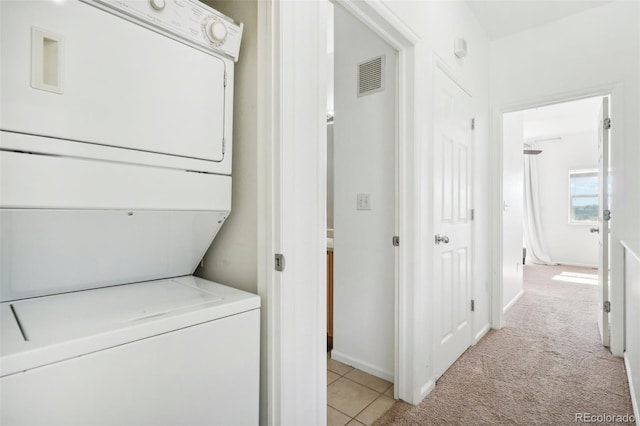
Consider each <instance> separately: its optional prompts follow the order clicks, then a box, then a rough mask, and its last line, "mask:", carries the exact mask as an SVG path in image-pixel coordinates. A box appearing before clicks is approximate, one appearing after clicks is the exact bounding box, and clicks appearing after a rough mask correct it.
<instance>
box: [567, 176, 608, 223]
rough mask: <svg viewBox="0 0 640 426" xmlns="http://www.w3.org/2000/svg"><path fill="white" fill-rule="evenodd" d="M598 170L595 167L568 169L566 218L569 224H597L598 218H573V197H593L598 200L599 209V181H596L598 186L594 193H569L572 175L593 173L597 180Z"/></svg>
mask: <svg viewBox="0 0 640 426" xmlns="http://www.w3.org/2000/svg"><path fill="white" fill-rule="evenodd" d="M598 172H599V170H598V169H597V168H596V169H593V168H592V169H570V170H569V179H568V194H567V195H568V196H567V199H568V207H569V208H568V212H567V213H568V216H569V217H568V219H569V225H585V226H593V225H597V224H598V220H597V219H596V220H593V221H592V220H575V219H574V218H573V199H574V198H593V197H595V198H596V199H597V201H598V211H599V209H600V194H599V191H600V182H599V181H598V187H597V189H596V192H595V193H594V194H584V195H572V194H571V178H572V177H574V176H575V175H595V177H596V178H597V179H598V180H599V179H600V176H599V173H598Z"/></svg>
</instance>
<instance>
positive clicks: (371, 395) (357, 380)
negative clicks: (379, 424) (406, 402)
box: [327, 354, 395, 426]
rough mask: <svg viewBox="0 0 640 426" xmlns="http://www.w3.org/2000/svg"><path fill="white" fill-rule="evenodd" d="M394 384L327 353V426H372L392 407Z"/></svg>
mask: <svg viewBox="0 0 640 426" xmlns="http://www.w3.org/2000/svg"><path fill="white" fill-rule="evenodd" d="M394 402H395V400H394V399H393V383H390V382H387V381H386V380H382V379H380V378H378V377H375V376H372V375H370V374H367V373H365V372H363V371H360V370H358V369H356V368H353V367H350V366H348V365H346V364H343V363H341V362H338V361H336V360H333V359H331V357H330V355H329V354H327V425H328V426H344V425H348V426H358V425H372V424H373V423H374V422H375V421H376V420H378V419H379V418H380V417H382V415H383V414H384V413H386V412H387V410H389V408H391V406H392V405H393V403H394Z"/></svg>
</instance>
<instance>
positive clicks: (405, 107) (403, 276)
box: [334, 0, 424, 404]
mask: <svg viewBox="0 0 640 426" xmlns="http://www.w3.org/2000/svg"><path fill="white" fill-rule="evenodd" d="M334 3H336V4H339V5H340V6H341V7H343V8H344V9H345V10H347V11H348V12H350V13H351V14H352V15H353V16H355V17H356V18H357V19H358V20H360V21H361V22H362V23H364V24H365V25H366V26H367V27H368V28H370V29H371V30H372V31H373V32H374V33H376V34H377V35H378V36H380V37H381V38H382V39H383V40H384V41H386V42H387V43H389V44H390V45H391V46H392V47H393V48H394V49H395V50H397V51H398V55H397V71H398V77H397V87H398V92H397V102H398V104H397V114H398V115H397V116H398V119H397V124H396V125H397V149H398V156H397V166H396V169H397V191H396V193H397V197H398V199H397V209H398V210H397V211H398V214H397V215H396V220H397V231H398V234H397V235H399V236H400V246H399V247H398V250H397V260H396V265H397V279H396V286H395V295H396V301H395V308H396V311H395V331H394V335H395V337H394V344H395V348H394V374H393V378H394V380H393V381H394V384H395V386H394V397H395V398H397V399H402V400H404V401H407V402H409V403H413V404H417V403H419V402H420V401H421V400H422V398H424V396H420V395H422V393H421V391H420V390H419V389H422V388H423V387H424V384H420V383H417V380H416V378H415V376H416V375H415V374H414V371H416V369H418V368H420V364H422V363H421V362H418V363H417V364H416V362H415V359H416V354H417V348H418V345H417V344H416V341H415V339H416V337H414V336H413V335H412V334H411V330H412V329H413V328H414V323H415V322H416V311H415V309H414V302H415V298H414V297H413V295H414V293H415V291H416V287H417V286H418V285H417V283H419V282H421V280H420V279H419V277H420V267H421V265H420V262H413V261H411V259H417V258H420V255H419V253H420V238H419V232H418V230H419V229H420V220H421V217H420V214H419V210H418V208H417V207H416V206H419V205H420V191H419V189H418V184H419V182H417V181H416V175H417V172H416V163H415V160H416V159H415V155H414V152H415V151H416V150H417V149H420V143H419V141H418V140H417V138H415V134H416V133H417V126H418V123H417V122H416V120H415V118H414V117H415V105H414V96H415V95H414V92H415V85H416V83H415V80H416V70H415V64H416V50H417V48H416V44H417V43H418V42H419V40H420V38H419V37H418V36H417V35H416V33H415V32H414V31H413V30H411V29H410V28H409V27H408V26H406V25H405V24H404V23H403V22H402V21H401V20H399V19H398V17H397V16H396V15H395V14H394V13H393V12H391V11H390V10H389V8H388V7H387V6H386V5H385V4H384V3H383V2H382V1H380V0H371V1H366V2H364V1H357V0H334Z"/></svg>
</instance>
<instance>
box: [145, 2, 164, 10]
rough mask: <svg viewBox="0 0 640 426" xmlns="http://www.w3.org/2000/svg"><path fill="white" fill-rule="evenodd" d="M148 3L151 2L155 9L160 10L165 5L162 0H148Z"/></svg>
mask: <svg viewBox="0 0 640 426" xmlns="http://www.w3.org/2000/svg"><path fill="white" fill-rule="evenodd" d="M149 3H151V7H153V8H154V9H155V10H162V9H164V7H165V6H166V3H165V1H164V0H149Z"/></svg>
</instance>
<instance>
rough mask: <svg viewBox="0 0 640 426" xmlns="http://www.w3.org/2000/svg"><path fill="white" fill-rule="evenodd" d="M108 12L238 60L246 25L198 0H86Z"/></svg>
mask: <svg viewBox="0 0 640 426" xmlns="http://www.w3.org/2000/svg"><path fill="white" fill-rule="evenodd" d="M82 1H83V2H85V3H88V4H91V5H94V6H98V7H100V8H102V9H104V10H106V11H108V12H111V13H114V14H116V15H119V16H121V17H123V18H125V19H128V20H131V21H133V22H135V23H138V24H140V25H143V26H145V27H148V28H150V29H153V30H154V31H158V32H160V33H163V34H165V35H169V36H177V38H180V39H182V40H183V41H186V42H188V43H189V44H192V45H195V46H197V47H199V48H201V49H203V50H208V51H211V52H216V53H221V54H224V55H227V56H230V57H231V58H233V60H234V61H238V54H239V52H240V41H241V39H242V29H243V25H242V23H239V22H236V21H234V20H233V19H231V18H229V17H228V16H225V15H223V14H222V13H220V12H218V11H216V10H215V9H212V8H210V7H208V6H207V5H205V4H203V3H201V2H199V1H197V0H82Z"/></svg>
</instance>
